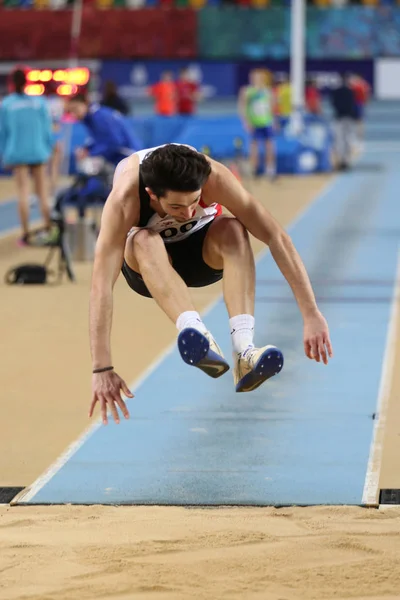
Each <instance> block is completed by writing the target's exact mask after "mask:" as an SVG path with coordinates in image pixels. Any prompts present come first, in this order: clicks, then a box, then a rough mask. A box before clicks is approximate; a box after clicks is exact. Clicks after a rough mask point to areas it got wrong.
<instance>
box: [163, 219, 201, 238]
mask: <svg viewBox="0 0 400 600" xmlns="http://www.w3.org/2000/svg"><path fill="white" fill-rule="evenodd" d="M196 224H197V221H189V222H188V223H184V224H183V225H181V226H180V227H179V229H178V228H177V227H168V229H164V231H160V235H161V237H162V238H163V239H164V240H170V239H171V238H174V237H176V236H177V235H179V234H182V235H183V234H185V233H188V231H190V230H191V229H193V227H194V226H195V225H196Z"/></svg>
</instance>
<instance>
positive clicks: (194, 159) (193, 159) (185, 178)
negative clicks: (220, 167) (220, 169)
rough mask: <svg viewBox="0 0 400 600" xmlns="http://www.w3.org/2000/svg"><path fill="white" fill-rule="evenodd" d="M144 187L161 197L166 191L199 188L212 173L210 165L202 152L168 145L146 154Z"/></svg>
mask: <svg viewBox="0 0 400 600" xmlns="http://www.w3.org/2000/svg"><path fill="white" fill-rule="evenodd" d="M140 170H141V174H142V177H143V182H144V184H145V186H146V187H149V188H151V190H152V191H153V192H154V194H155V195H156V196H157V197H158V198H160V197H162V196H165V194H166V193H167V192H168V191H172V192H195V191H197V190H200V189H201V188H202V187H203V185H204V184H205V182H206V181H207V179H208V177H209V175H210V173H211V165H210V163H209V162H208V160H207V159H206V157H205V156H204V155H203V154H200V153H199V152H196V151H195V150H192V149H191V148H188V147H187V146H180V145H176V144H167V145H166V146H162V147H161V148H157V149H156V150H153V151H152V152H151V153H150V154H148V155H146V157H145V159H144V160H143V162H142V165H141V169H140Z"/></svg>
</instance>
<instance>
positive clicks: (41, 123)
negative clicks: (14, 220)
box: [0, 69, 53, 245]
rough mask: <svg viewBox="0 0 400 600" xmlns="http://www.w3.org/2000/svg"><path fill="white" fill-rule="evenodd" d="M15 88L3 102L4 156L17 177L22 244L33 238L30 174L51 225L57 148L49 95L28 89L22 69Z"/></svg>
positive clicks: (0, 135) (0, 137)
mask: <svg viewBox="0 0 400 600" xmlns="http://www.w3.org/2000/svg"><path fill="white" fill-rule="evenodd" d="M12 82H13V85H14V89H15V92H14V93H11V94H8V95H7V96H6V97H5V98H4V100H3V102H2V104H1V106H0V158H1V161H2V164H3V166H4V167H5V168H6V169H10V170H11V171H12V172H13V175H14V177H15V182H16V187H17V196H18V210H19V216H20V221H21V228H22V238H21V239H20V244H21V245H26V244H27V243H28V238H29V175H30V172H31V173H32V177H33V181H34V187H35V192H36V195H37V197H38V200H39V206H40V210H41V214H42V217H43V221H44V226H45V228H46V229H50V226H51V223H50V208H49V201H48V186H47V175H46V164H47V162H48V160H49V158H50V155H51V152H52V149H53V134H52V124H51V117H50V112H49V110H48V106H47V101H46V99H45V98H42V97H36V96H28V95H27V94H25V93H24V89H25V85H26V75H25V72H24V71H23V70H22V69H17V70H15V71H14V73H13V74H12Z"/></svg>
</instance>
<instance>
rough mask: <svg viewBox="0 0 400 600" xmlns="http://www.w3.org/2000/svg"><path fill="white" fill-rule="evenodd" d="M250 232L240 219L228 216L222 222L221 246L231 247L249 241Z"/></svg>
mask: <svg viewBox="0 0 400 600" xmlns="http://www.w3.org/2000/svg"><path fill="white" fill-rule="evenodd" d="M248 240H249V234H248V232H247V229H246V228H245V226H244V225H242V223H241V222H240V221H238V220H237V219H235V218H227V219H224V221H223V222H222V223H221V231H220V237H219V244H220V247H221V248H231V247H235V248H237V247H238V246H241V245H242V244H246V243H248Z"/></svg>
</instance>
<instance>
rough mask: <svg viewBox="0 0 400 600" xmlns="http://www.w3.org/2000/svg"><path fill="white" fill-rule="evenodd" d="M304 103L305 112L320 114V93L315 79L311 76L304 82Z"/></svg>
mask: <svg viewBox="0 0 400 600" xmlns="http://www.w3.org/2000/svg"><path fill="white" fill-rule="evenodd" d="M305 104H306V109H307V112H309V113H310V114H312V115H320V114H321V112H322V110H321V94H320V92H319V90H318V87H317V84H316V81H315V80H314V79H313V78H311V77H309V78H308V79H307V82H306V90H305Z"/></svg>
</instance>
